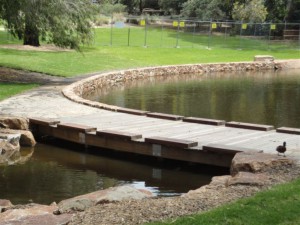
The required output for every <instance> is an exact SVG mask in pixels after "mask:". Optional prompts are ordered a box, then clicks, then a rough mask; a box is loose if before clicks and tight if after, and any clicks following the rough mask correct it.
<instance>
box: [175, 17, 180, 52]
mask: <svg viewBox="0 0 300 225" xmlns="http://www.w3.org/2000/svg"><path fill="white" fill-rule="evenodd" d="M179 23H180V17H178V22H177V34H176V46H175V48H179V46H178V41H179Z"/></svg>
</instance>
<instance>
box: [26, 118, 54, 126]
mask: <svg viewBox="0 0 300 225" xmlns="http://www.w3.org/2000/svg"><path fill="white" fill-rule="evenodd" d="M58 123H60V121H59V120H54V119H45V118H29V124H30V125H33V124H34V125H48V126H50V125H56V124H58Z"/></svg>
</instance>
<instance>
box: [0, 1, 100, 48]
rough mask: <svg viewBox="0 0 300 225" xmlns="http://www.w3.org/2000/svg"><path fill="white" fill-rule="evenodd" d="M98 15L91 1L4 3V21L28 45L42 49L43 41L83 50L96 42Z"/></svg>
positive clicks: (0, 3)
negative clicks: (94, 39) (86, 45)
mask: <svg viewBox="0 0 300 225" xmlns="http://www.w3.org/2000/svg"><path fill="white" fill-rule="evenodd" d="M96 13H97V11H96V10H95V5H94V4H92V3H91V1H90V0H0V18H2V19H3V20H4V21H6V26H7V28H8V30H9V32H11V33H12V35H14V36H17V37H18V38H19V39H23V43H24V45H32V46H39V45H40V38H42V39H44V40H46V41H47V42H49V43H53V44H55V45H56V46H59V47H69V48H72V49H77V50H79V46H80V45H81V44H85V43H88V42H90V41H91V40H92V38H93V32H92V30H91V28H92V19H93V17H94V15H96Z"/></svg>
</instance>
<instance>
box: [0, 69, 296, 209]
mask: <svg viewBox="0 0 300 225" xmlns="http://www.w3.org/2000/svg"><path fill="white" fill-rule="evenodd" d="M88 98H90V99H92V100H98V101H101V102H103V103H107V104H112V105H118V106H122V107H128V108H134V109H142V110H149V111H152V112H162V113H172V114H178V115H184V116H194V117H203V118H213V119H222V120H226V121H232V120H233V121H240V122H250V123H260V124H270V125H274V126H276V127H280V126H289V127H298V128H299V127H300V104H299V102H300V71H299V70H292V71H289V72H269V73H265V72H264V73H256V74H253V73H241V74H224V73H223V74H205V75H185V76H181V77H179V76H173V77H163V78H162V77H160V78H158V79H154V78H153V77H152V78H149V79H146V80H144V81H135V82H133V83H128V84H126V85H124V86H123V85H120V86H118V87H115V88H103V89H102V90H98V91H97V92H95V93H94V94H93V95H90V96H88ZM55 142H56V141H55V140H53V142H51V141H50V143H48V144H42V143H39V144H38V145H37V146H36V147H35V148H34V149H23V150H22V152H23V154H24V155H26V154H29V155H30V154H32V156H31V158H30V159H29V160H28V161H26V162H24V163H22V164H18V165H12V166H6V167H3V166H2V167H0V196H1V197H0V198H2V199H10V200H11V201H12V202H13V204H23V203H28V202H31V201H33V202H36V203H44V204H50V203H51V202H53V201H56V202H59V201H60V200H62V199H66V198H70V197H73V196H77V195H81V194H85V193H88V192H92V191H96V190H99V189H105V188H108V187H112V186H118V185H124V184H129V185H132V186H134V187H137V188H146V189H148V190H150V191H152V192H153V193H154V194H155V195H159V196H172V195H178V194H180V193H184V192H187V191H188V190H191V189H196V188H199V187H200V186H202V185H205V184H207V183H209V182H210V179H211V177H212V176H215V175H222V174H225V173H228V171H227V170H220V168H211V167H205V166H190V165H186V164H185V163H179V162H171V161H163V163H162V162H157V161H155V160H154V162H153V161H152V160H149V158H145V159H144V158H140V157H137V158H135V157H132V156H128V155H126V154H125V155H118V154H116V155H115V154H112V155H111V154H101V155H99V154H94V153H95V152H93V151H92V150H91V151H92V152H90V153H88V154H87V153H86V152H85V149H84V147H82V146H80V145H79V146H78V145H76V146H70V145H69V144H67V145H65V144H64V143H60V146H58V145H57V143H56V145H55V146H54V145H53V143H55Z"/></svg>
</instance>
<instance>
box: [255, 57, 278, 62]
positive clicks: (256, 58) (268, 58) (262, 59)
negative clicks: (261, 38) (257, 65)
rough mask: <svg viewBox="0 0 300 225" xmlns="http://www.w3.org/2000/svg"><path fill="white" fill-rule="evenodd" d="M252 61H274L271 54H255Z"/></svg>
mask: <svg viewBox="0 0 300 225" xmlns="http://www.w3.org/2000/svg"><path fill="white" fill-rule="evenodd" d="M254 62H274V57H273V56H271V55H256V56H254Z"/></svg>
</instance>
